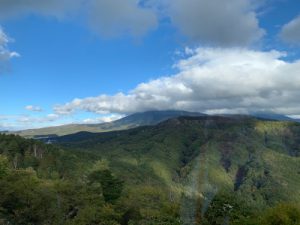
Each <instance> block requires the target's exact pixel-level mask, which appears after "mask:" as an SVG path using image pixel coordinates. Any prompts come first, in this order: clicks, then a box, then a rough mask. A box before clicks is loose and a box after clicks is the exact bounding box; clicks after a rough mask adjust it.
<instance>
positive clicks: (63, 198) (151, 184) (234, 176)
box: [0, 116, 300, 225]
mask: <svg viewBox="0 0 300 225" xmlns="http://www.w3.org/2000/svg"><path fill="white" fill-rule="evenodd" d="M55 140H56V141H57V143H56V146H53V145H44V144H42V143H39V142H36V141H32V140H25V139H22V138H20V137H15V136H5V135H1V136H0V153H1V158H0V159H1V160H0V177H1V179H0V182H1V183H0V215H1V218H2V223H3V224H79V225H80V224H86V225H89V224H91V225H92V224H95V225H96V224H104V225H110V224H122V225H123V224H129V225H150V224H152V225H176V224H178V225H196V224H197V225H200V224H202V225H214V224H216V225H218V224H220V225H221V224H234V225H235V224H240V225H247V224H248V225H250V224H251V225H254V224H256V225H258V224H262V225H271V224H272V225H277V224H278V225H279V224H280V225H299V224H300V208H299V207H300V124H297V123H292V122H278V121H263V120H257V119H255V118H251V117H243V116H235V117H207V116H202V117H180V118H177V119H170V120H167V121H165V122H162V123H160V124H158V125H156V126H145V127H138V128H134V129H130V130H124V131H115V132H109V133H102V134H93V133H88V132H81V133H77V134H73V135H67V136H63V137H59V138H56V139H55ZM8 222H9V223H8ZM0 224H1V221H0Z"/></svg>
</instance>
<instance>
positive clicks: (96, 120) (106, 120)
mask: <svg viewBox="0 0 300 225" xmlns="http://www.w3.org/2000/svg"><path fill="white" fill-rule="evenodd" d="M123 117H124V115H118V114H112V115H108V116H102V117H97V118H87V119H84V120H83V123H87V124H96V123H109V122H112V121H115V120H118V119H121V118H123Z"/></svg>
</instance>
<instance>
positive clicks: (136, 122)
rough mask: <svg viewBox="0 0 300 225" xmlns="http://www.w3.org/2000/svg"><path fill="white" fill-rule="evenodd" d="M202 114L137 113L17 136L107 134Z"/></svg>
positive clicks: (28, 131) (29, 131) (32, 131)
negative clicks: (103, 121)
mask: <svg viewBox="0 0 300 225" xmlns="http://www.w3.org/2000/svg"><path fill="white" fill-rule="evenodd" d="M201 115H203V114H201V113H193V112H186V111H148V112H143V113H135V114H132V115H130V116H127V117H124V118H122V119H119V120H116V121H113V122H108V123H102V124H69V125H63V126H57V127H46V128H41V129H31V130H23V131H18V132H16V134H18V135H20V136H23V137H27V138H39V137H41V138H43V137H47V136H50V137H51V136H61V135H67V134H74V133H77V132H81V131H87V132H94V133H99V132H107V131H114V130H125V129H130V128H134V127H138V126H145V125H155V124H158V123H160V122H162V121H164V120H167V119H170V118H175V117H179V116H201Z"/></svg>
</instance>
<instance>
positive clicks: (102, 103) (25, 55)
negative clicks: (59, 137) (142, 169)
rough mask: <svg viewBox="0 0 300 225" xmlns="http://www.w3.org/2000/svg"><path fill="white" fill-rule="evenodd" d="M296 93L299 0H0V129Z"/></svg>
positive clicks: (226, 106) (281, 104)
mask: <svg viewBox="0 0 300 225" xmlns="http://www.w3.org/2000/svg"><path fill="white" fill-rule="evenodd" d="M299 99H300V1H298V0H159V1H158V0H21V1H20V0H1V1H0V130H20V129H29V128H39V127H46V126H57V125H62V124H69V123H102V122H109V121H113V120H116V119H119V118H122V117H123V116H126V115H129V114H132V113H135V112H143V111H147V110H187V111H197V112H203V113H208V114H218V113H241V114H249V113H255V112H265V113H277V114H284V115H288V116H291V117H295V118H300V104H299V102H300V100H299Z"/></svg>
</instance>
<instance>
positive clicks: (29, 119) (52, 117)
mask: <svg viewBox="0 0 300 225" xmlns="http://www.w3.org/2000/svg"><path fill="white" fill-rule="evenodd" d="M59 118H60V116H59V115H57V114H48V115H45V116H41V117H33V116H28V115H24V116H19V117H17V118H16V121H17V122H18V123H20V124H23V125H25V124H36V123H41V124H43V123H48V122H54V121H56V120H58V119H59Z"/></svg>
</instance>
